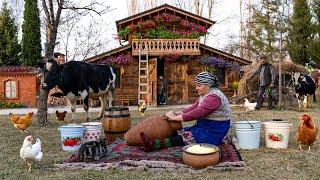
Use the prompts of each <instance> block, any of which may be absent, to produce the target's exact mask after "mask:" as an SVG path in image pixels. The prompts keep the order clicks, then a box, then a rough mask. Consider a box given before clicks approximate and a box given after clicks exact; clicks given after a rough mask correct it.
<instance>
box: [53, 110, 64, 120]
mask: <svg viewBox="0 0 320 180" xmlns="http://www.w3.org/2000/svg"><path fill="white" fill-rule="evenodd" d="M66 115H67V111H63V112H59V111H58V110H57V111H56V119H57V120H58V121H64V118H66Z"/></svg>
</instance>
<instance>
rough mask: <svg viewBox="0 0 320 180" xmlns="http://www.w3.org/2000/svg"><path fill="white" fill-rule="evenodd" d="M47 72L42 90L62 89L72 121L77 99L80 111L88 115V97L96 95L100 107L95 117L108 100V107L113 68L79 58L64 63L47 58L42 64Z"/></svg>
mask: <svg viewBox="0 0 320 180" xmlns="http://www.w3.org/2000/svg"><path fill="white" fill-rule="evenodd" d="M46 70H47V71H48V72H47V74H46V76H45V78H44V83H43V85H42V88H43V89H46V90H50V89H52V88H54V87H55V86H58V88H59V89H61V91H62V92H63V94H64V96H66V98H67V99H68V100H69V101H70V104H71V111H72V120H74V119H75V110H76V100H77V99H79V98H81V99H82V100H83V104H84V110H85V111H86V113H87V121H88V120H89V119H90V116H89V111H88V110H89V105H88V100H89V97H99V99H100V101H101V110H100V114H99V116H98V118H102V117H103V113H104V109H105V107H106V104H107V98H108V100H109V106H112V101H113V98H114V90H115V81H116V74H115V70H114V68H112V67H111V66H109V65H100V64H88V63H85V62H80V61H70V62H67V63H65V64H58V63H57V62H56V61H55V60H48V61H47V63H46Z"/></svg>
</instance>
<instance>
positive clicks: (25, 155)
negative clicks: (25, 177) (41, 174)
mask: <svg viewBox="0 0 320 180" xmlns="http://www.w3.org/2000/svg"><path fill="white" fill-rule="evenodd" d="M32 141H33V139H32V136H31V135H29V136H27V137H25V139H24V141H23V144H22V147H21V149H20V157H21V158H22V159H23V160H25V161H26V162H27V163H28V166H29V169H28V172H30V171H31V166H32V164H33V163H35V162H39V161H41V159H42V157H43V153H42V152H41V141H40V139H39V138H38V139H37V141H36V143H34V144H32Z"/></svg>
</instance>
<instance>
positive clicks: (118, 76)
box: [115, 68, 121, 88]
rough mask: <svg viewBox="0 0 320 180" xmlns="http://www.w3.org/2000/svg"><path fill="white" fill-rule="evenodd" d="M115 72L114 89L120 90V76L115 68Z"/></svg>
mask: <svg viewBox="0 0 320 180" xmlns="http://www.w3.org/2000/svg"><path fill="white" fill-rule="evenodd" d="M115 70H116V72H115V73H116V88H120V79H121V76H120V68H115Z"/></svg>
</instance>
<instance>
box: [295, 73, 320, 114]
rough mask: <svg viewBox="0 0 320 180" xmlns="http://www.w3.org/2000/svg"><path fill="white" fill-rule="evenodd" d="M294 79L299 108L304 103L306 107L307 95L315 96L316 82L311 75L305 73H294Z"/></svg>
mask: <svg viewBox="0 0 320 180" xmlns="http://www.w3.org/2000/svg"><path fill="white" fill-rule="evenodd" d="M293 79H294V81H293V82H294V89H295V91H296V97H297V100H298V104H299V109H300V108H301V104H303V105H304V108H306V107H307V96H308V95H309V96H313V95H314V94H315V92H316V89H317V85H316V82H315V80H314V79H313V78H312V77H311V76H310V75H303V74H301V73H294V75H293ZM302 98H303V100H302Z"/></svg>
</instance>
